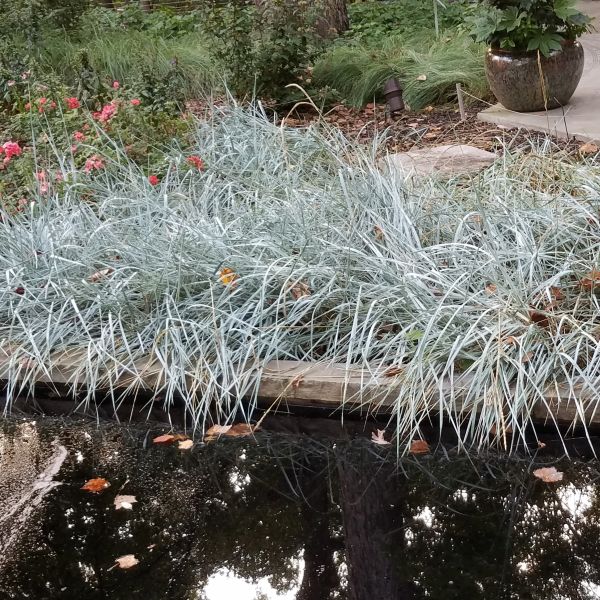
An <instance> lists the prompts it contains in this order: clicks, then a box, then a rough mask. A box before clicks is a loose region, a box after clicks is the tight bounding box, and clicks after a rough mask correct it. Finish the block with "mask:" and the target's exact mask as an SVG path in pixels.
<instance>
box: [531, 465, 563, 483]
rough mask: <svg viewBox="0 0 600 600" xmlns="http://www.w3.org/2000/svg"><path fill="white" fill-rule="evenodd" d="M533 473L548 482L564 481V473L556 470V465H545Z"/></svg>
mask: <svg viewBox="0 0 600 600" xmlns="http://www.w3.org/2000/svg"><path fill="white" fill-rule="evenodd" d="M533 475H534V476H535V477H537V478H538V479H541V480H542V481H545V482H546V483H556V482H557V481H562V478H563V473H561V472H560V471H557V470H556V467H543V468H541V469H536V470H535V471H534V472H533Z"/></svg>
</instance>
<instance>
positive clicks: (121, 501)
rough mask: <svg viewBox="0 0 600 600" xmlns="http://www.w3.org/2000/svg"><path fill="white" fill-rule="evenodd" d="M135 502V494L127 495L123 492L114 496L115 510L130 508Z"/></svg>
mask: <svg viewBox="0 0 600 600" xmlns="http://www.w3.org/2000/svg"><path fill="white" fill-rule="evenodd" d="M135 502H137V500H136V498H135V496H127V495H125V494H123V495H120V494H119V495H118V496H115V508H116V509H117V510H120V509H121V508H124V509H125V510H131V509H132V508H133V504H134V503H135Z"/></svg>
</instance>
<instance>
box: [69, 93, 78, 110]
mask: <svg viewBox="0 0 600 600" xmlns="http://www.w3.org/2000/svg"><path fill="white" fill-rule="evenodd" d="M65 102H66V103H67V108H68V109H69V110H76V109H78V108H81V104H80V103H79V100H78V99H77V98H75V97H74V96H73V97H71V98H65Z"/></svg>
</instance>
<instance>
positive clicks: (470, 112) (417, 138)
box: [188, 102, 595, 155]
mask: <svg viewBox="0 0 600 600" xmlns="http://www.w3.org/2000/svg"><path fill="white" fill-rule="evenodd" d="M223 104H226V103H225V102H223ZM487 106H488V105H487V104H485V103H483V102H475V103H470V104H469V105H468V106H466V107H465V112H466V119H465V120H464V121H463V120H461V117H460V111H459V109H458V107H457V106H456V105H446V106H437V107H433V106H429V107H427V108H426V109H425V110H422V111H419V112H412V111H406V112H403V113H400V114H399V115H398V116H395V117H393V118H391V117H390V116H389V115H388V114H387V110H386V105H385V104H384V103H371V104H367V105H366V106H365V107H364V108H362V109H357V108H351V107H348V106H345V105H343V104H338V105H337V106H335V107H333V108H332V109H330V110H328V111H324V112H323V113H321V114H319V113H318V112H317V111H315V110H310V109H309V110H306V109H305V107H302V108H301V109H298V110H296V111H293V112H290V113H287V114H286V112H285V111H284V110H279V111H278V116H279V117H280V119H279V121H278V124H281V123H282V122H283V123H285V125H287V126H288V127H306V126H308V125H311V124H314V123H317V122H325V123H326V124H328V125H334V126H336V127H338V128H339V129H340V130H341V131H342V132H343V133H344V134H345V135H346V137H347V138H348V139H351V140H356V141H358V142H361V143H365V144H369V143H371V142H372V141H373V139H374V138H375V137H376V136H377V135H379V136H383V135H385V149H386V150H388V151H389V152H407V151H409V150H412V149H417V148H425V147H428V146H441V145H445V144H469V145H471V146H475V147H477V148H481V149H483V150H488V151H490V152H497V153H499V154H501V153H502V152H503V151H504V150H505V149H511V150H514V149H516V148H525V149H529V148H532V146H533V147H535V146H536V145H538V146H539V144H541V143H542V142H544V141H546V140H548V139H549V138H548V136H547V135H546V134H543V133H540V132H536V131H530V130H527V129H522V128H507V127H503V126H498V125H494V124H493V123H484V122H483V121H480V120H478V119H477V114H478V113H479V112H481V111H482V110H484V109H485V108H487ZM207 108H208V106H207V105H206V104H204V103H201V102H194V103H189V104H188V110H189V111H190V112H192V113H195V114H197V115H201V114H206V109H207ZM552 143H553V150H554V151H555V152H561V153H562V154H567V155H577V154H579V153H580V152H579V151H580V149H581V148H584V151H583V153H584V154H587V155H590V154H595V152H593V151H592V152H590V151H589V150H586V148H585V146H586V145H582V142H579V141H577V140H574V139H570V140H566V139H559V138H552ZM588 146H589V145H588Z"/></svg>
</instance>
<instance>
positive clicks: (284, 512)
mask: <svg viewBox="0 0 600 600" xmlns="http://www.w3.org/2000/svg"><path fill="white" fill-rule="evenodd" d="M162 431H164V430H159V429H157V428H153V429H150V427H149V426H146V427H127V428H126V427H120V426H117V425H110V424H105V425H102V426H100V427H97V426H96V425H95V424H94V423H90V422H73V421H60V420H51V419H45V420H38V421H37V422H33V421H31V420H30V419H29V420H12V421H5V422H3V423H2V425H1V426H0V526H1V527H0V552H1V557H0V598H1V599H3V600H4V599H5V598H7V599H13V598H14V599H19V600H21V599H25V598H31V599H34V600H45V599H52V600H54V599H57V600H58V599H60V600H63V599H64V600H70V599H73V600H79V599H82V600H87V599H89V600H96V599H107V600H108V599H110V600H121V599H122V600H135V599H138V598H139V599H144V600H154V599H157V600H158V599H169V600H178V599H182V600H183V599H185V600H187V599H190V600H191V599H196V600H201V599H204V600H268V599H286V600H333V599H348V600H371V599H373V600H396V599H405V598H406V599H409V598H410V599H420V598H423V599H425V598H432V599H435V600H454V599H456V600H459V599H460V600H476V599H481V600H483V599H486V600H490V599H496V598H498V599H512V598H514V599H531V600H534V599H540V600H548V599H557V600H558V599H568V600H571V599H573V600H574V599H591V598H600V587H599V586H600V487H599V486H600V469H599V465H598V463H597V462H596V461H594V460H587V459H581V458H579V459H571V460H565V459H557V458H555V457H552V456H550V455H545V454H544V453H543V452H540V453H538V455H537V457H536V458H535V462H532V459H531V458H511V459H508V458H505V457H501V456H498V455H493V454H488V455H486V456H480V457H473V456H470V457H466V456H464V455H457V454H456V453H453V452H452V451H442V452H439V453H436V455H435V456H418V457H416V456H414V457H408V458H406V459H402V460H400V461H399V462H398V460H397V457H396V455H395V452H394V449H393V448H387V447H379V446H376V445H375V444H373V443H371V442H370V440H369V438H368V436H365V437H362V436H355V437H352V436H349V437H346V438H344V439H335V438H332V437H319V436H318V435H315V434H311V435H290V434H285V435H284V434H280V433H268V432H265V433H260V434H258V435H257V437H256V439H251V438H238V439H227V440H220V441H218V442H214V443H210V444H202V443H196V445H195V446H194V447H193V448H192V449H191V450H186V451H180V450H178V449H177V446H176V445H175V446H168V447H166V446H156V445H154V444H152V438H153V437H154V436H155V435H158V434H159V433H161V432H162ZM63 449H64V450H66V455H65V454H64V453H63ZM550 464H552V465H556V466H557V468H558V469H559V470H560V471H562V472H563V473H564V478H563V480H562V481H561V482H559V483H554V484H548V483H544V482H542V481H539V480H538V479H536V478H535V477H533V475H532V470H533V469H534V468H537V467H539V466H543V465H550ZM53 465H54V468H53ZM40 473H45V479H44V478H42V480H40V478H39V474H40ZM94 477H103V478H106V479H107V480H108V481H109V482H110V487H109V488H107V489H105V490H104V491H102V492H101V493H99V494H92V493H89V492H86V491H83V490H81V489H80V488H81V487H82V485H83V484H84V483H85V482H86V481H88V480H89V479H91V478H94ZM57 483H59V484H60V485H56V484H57ZM118 494H120V495H130V496H135V500H136V501H135V502H131V503H130V505H131V508H130V509H128V508H122V509H120V510H117V509H116V508H115V504H114V500H115V497H116V496H117V495H118ZM130 554H133V555H134V556H135V559H136V560H137V561H139V562H138V564H136V565H135V566H133V567H132V568H130V569H120V568H119V567H118V566H115V559H116V558H119V557H122V556H125V555H130Z"/></svg>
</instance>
